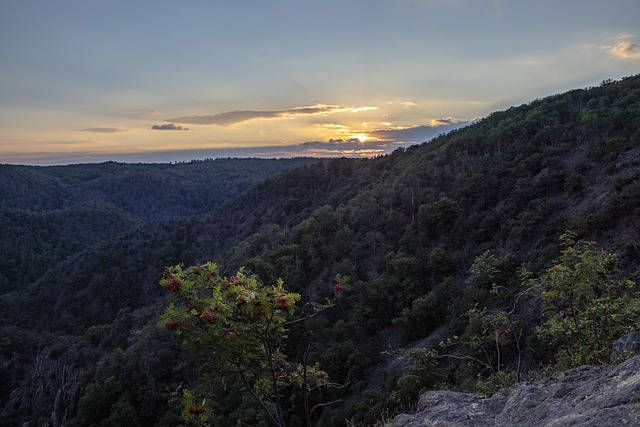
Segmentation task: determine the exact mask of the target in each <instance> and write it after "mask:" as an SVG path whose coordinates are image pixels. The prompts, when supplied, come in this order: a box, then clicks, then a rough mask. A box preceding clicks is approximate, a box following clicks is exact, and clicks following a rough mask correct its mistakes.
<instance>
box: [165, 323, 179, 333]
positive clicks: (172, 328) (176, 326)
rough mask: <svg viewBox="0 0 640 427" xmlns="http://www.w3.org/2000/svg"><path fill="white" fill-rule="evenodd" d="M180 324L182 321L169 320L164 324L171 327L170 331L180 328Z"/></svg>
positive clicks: (168, 327)
mask: <svg viewBox="0 0 640 427" xmlns="http://www.w3.org/2000/svg"><path fill="white" fill-rule="evenodd" d="M180 326H181V324H180V322H167V323H165V324H164V327H165V328H167V329H169V330H170V331H173V330H175V329H178V328H179V327H180Z"/></svg>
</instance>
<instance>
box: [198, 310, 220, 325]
mask: <svg viewBox="0 0 640 427" xmlns="http://www.w3.org/2000/svg"><path fill="white" fill-rule="evenodd" d="M200 319H202V321H203V322H204V323H215V322H216V320H218V318H217V317H216V315H215V313H208V312H207V313H202V315H201V316H200Z"/></svg>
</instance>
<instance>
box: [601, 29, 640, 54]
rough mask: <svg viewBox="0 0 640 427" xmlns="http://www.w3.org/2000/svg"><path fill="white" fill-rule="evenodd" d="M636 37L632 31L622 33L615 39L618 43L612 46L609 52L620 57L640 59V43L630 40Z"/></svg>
mask: <svg viewBox="0 0 640 427" xmlns="http://www.w3.org/2000/svg"><path fill="white" fill-rule="evenodd" d="M634 38H636V36H635V35H633V34H631V33H620V34H618V35H617V36H616V37H615V39H616V40H617V43H616V44H615V46H610V47H609V48H608V49H609V52H611V53H612V54H613V55H615V56H617V57H618V58H623V59H640V45H638V44H637V43H632V42H630V41H629V40H631V39H634Z"/></svg>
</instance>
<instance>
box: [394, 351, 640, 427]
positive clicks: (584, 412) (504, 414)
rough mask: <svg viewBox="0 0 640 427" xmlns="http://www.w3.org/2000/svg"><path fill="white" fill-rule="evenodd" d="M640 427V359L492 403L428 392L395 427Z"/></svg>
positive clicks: (503, 394) (522, 387)
mask: <svg viewBox="0 0 640 427" xmlns="http://www.w3.org/2000/svg"><path fill="white" fill-rule="evenodd" d="M639 423H640V356H635V357H633V358H632V359H629V360H627V361H625V362H623V363H622V364H620V365H618V366H616V367H611V366H582V367H580V368H576V369H572V370H570V371H566V372H558V373H556V374H554V375H552V376H550V377H548V378H545V379H543V380H539V381H534V382H523V383H518V384H515V385H513V386H511V387H509V388H506V389H504V390H501V391H499V392H497V393H496V394H495V395H493V396H492V397H491V398H483V397H481V396H478V395H474V394H468V393H456V392H450V391H434V392H427V393H425V394H423V395H422V397H421V398H420V401H419V403H418V412H417V413H416V414H413V415H406V414H404V415H398V416H397V417H395V418H394V420H393V421H392V423H391V426H392V427H425V426H434V427H435V426H438V427H458V426H469V427H471V426H473V427H476V426H477V427H482V426H522V427H525V426H526V427H534V426H563V427H564V426H594V427H595V426H599V427H602V426H625V425H626V426H637V425H639Z"/></svg>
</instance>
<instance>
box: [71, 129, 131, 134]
mask: <svg viewBox="0 0 640 427" xmlns="http://www.w3.org/2000/svg"><path fill="white" fill-rule="evenodd" d="M82 130H83V131H84V132H96V133H117V132H126V130H124V129H118V128H87V129H82Z"/></svg>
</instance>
